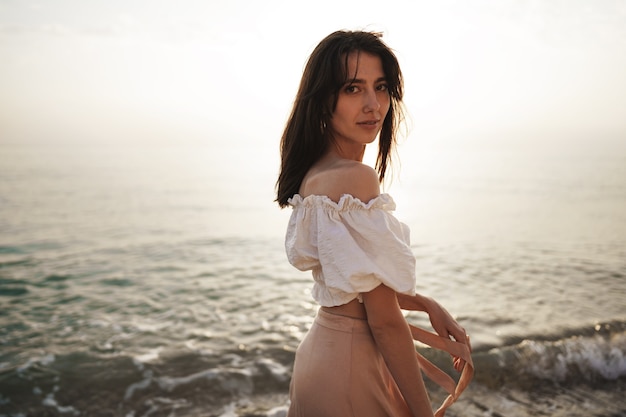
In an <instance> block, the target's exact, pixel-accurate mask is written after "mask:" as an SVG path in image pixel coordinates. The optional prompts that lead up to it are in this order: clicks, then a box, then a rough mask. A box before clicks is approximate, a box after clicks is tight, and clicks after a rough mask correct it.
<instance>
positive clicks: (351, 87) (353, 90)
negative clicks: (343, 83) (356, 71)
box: [343, 84, 359, 94]
mask: <svg viewBox="0 0 626 417" xmlns="http://www.w3.org/2000/svg"><path fill="white" fill-rule="evenodd" d="M343 91H345V92H346V93H348V94H354V93H358V92H359V87H357V86H356V85H354V84H351V85H349V86H347V87H346V88H344V89H343Z"/></svg>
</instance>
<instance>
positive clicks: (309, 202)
mask: <svg viewBox="0 0 626 417" xmlns="http://www.w3.org/2000/svg"><path fill="white" fill-rule="evenodd" d="M287 202H288V203H289V204H290V205H291V206H293V207H294V208H296V207H307V208H313V207H325V208H330V209H334V210H338V211H345V210H355V209H356V210H371V209H383V210H387V211H393V210H395V209H396V203H395V202H394V201H393V198H392V197H391V195H389V194H387V193H382V194H379V195H377V196H376V197H374V198H372V199H371V200H370V201H368V202H363V201H361V200H360V199H358V198H356V197H354V196H353V195H351V194H344V195H342V196H341V198H340V199H339V201H338V202H334V201H333V200H331V199H330V197H328V196H325V195H316V194H312V195H308V196H306V197H304V198H303V197H302V196H301V195H300V194H294V196H293V197H292V198H290V199H289V200H287Z"/></svg>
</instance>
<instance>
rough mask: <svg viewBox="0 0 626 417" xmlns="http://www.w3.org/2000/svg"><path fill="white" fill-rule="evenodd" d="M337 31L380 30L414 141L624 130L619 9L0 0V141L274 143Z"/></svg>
mask: <svg viewBox="0 0 626 417" xmlns="http://www.w3.org/2000/svg"><path fill="white" fill-rule="evenodd" d="M337 29H368V30H376V31H382V32H383V33H384V37H383V39H384V40H385V41H386V42H387V43H388V44H389V45H390V46H391V47H392V48H393V49H394V50H395V51H396V53H397V55H398V58H399V60H400V63H401V66H402V69H403V72H404V76H405V80H406V81H405V83H406V97H405V99H406V100H405V101H406V105H407V109H408V114H409V116H410V132H411V133H410V134H411V135H418V136H420V137H422V138H424V140H429V138H434V139H433V140H438V141H445V140H452V141H454V140H455V139H454V138H458V137H461V136H462V137H464V138H465V140H469V139H467V138H470V137H482V138H483V139H484V138H489V137H498V138H499V139H498V140H502V138H503V137H506V138H507V140H511V141H514V140H516V139H515V137H516V135H517V136H524V137H527V136H528V135H529V132H530V133H532V132H537V131H539V132H544V133H545V132H555V134H554V136H555V137H556V136H558V134H563V135H567V134H570V133H571V132H581V131H583V132H595V133H598V132H601V133H602V134H605V135H621V136H623V135H624V134H625V133H626V117H624V115H626V77H625V76H624V74H626V1H623V0H622V1H608V0H587V1H583V0H560V1H552V0H529V1H521V0H497V1H496V0H490V1H489V0H442V1H419V0H418V1H409V0H405V1H400V0H393V1H388V2H384V3H382V2H373V1H367V0H366V1H359V2H349V1H346V2H338V1H327V0H321V1H316V2H307V3H305V2H295V1H280V0H266V1H252V0H249V1H243V0H235V1H206V0H202V1H201V0H185V1H172V0H161V1H148V0H130V1H119V0H112V1H102V0H93V1H81V0H58V1H48V2H38V1H29V0H0V91H1V93H0V143H2V142H22V141H24V142H29V141H30V142H36V143H40V142H44V143H47V142H50V143H56V142H64V141H66V142H67V141H69V142H86V143H90V142H94V143H95V142H105V143H111V142H122V143H129V142H131V143H132V142H140V143H145V142H146V141H147V142H152V143H154V142H161V141H162V142H168V143H169V142H173V143H184V142H201V143H212V144H215V145H217V144H219V143H222V144H223V143H224V142H225V141H226V142H229V141H232V140H244V141H250V143H274V142H275V139H274V138H276V137H277V136H280V133H281V130H282V127H283V126H284V122H285V120H286V117H287V115H288V113H289V110H290V106H291V104H292V101H293V97H294V95H295V92H296V89H297V86H298V82H299V79H300V76H301V73H302V69H303V66H304V64H305V61H306V59H307V57H308V55H309V54H310V52H311V51H312V49H313V48H314V46H315V45H316V44H317V42H319V41H320V40H321V39H322V38H323V37H324V36H326V35H327V34H328V33H330V32H332V31H334V30H337ZM557 133H558V134H557Z"/></svg>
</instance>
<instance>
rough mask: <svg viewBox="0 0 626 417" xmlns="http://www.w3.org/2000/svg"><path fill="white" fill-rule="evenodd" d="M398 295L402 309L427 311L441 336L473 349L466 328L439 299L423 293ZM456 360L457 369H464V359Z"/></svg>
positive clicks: (434, 327) (431, 322)
mask: <svg viewBox="0 0 626 417" xmlns="http://www.w3.org/2000/svg"><path fill="white" fill-rule="evenodd" d="M397 296H398V304H400V308H401V309H403V310H410V311H424V312H426V313H427V314H428V317H429V318H430V324H431V325H432V326H433V329H434V330H435V331H436V332H437V334H438V335H439V336H441V337H444V338H446V339H450V337H452V338H453V339H454V340H456V341H457V342H460V343H464V344H467V345H468V347H469V349H470V351H471V350H472V346H471V345H470V342H469V338H468V336H467V333H466V332H465V329H464V328H463V327H462V326H461V325H460V324H459V323H458V322H457V321H456V320H455V319H454V318H453V317H452V315H451V314H450V313H448V311H447V310H446V309H445V308H443V306H442V305H441V304H439V303H438V302H437V301H435V300H433V299H432V298H430V297H425V296H423V295H421V294H415V295H407V294H401V293H397ZM454 362H455V364H454V365H455V368H456V369H457V370H460V369H462V367H463V364H464V363H463V362H462V361H460V360H459V359H458V358H455V361H454Z"/></svg>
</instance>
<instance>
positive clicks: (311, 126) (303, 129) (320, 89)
mask: <svg viewBox="0 0 626 417" xmlns="http://www.w3.org/2000/svg"><path fill="white" fill-rule="evenodd" d="M380 38H381V34H379V33H374V32H363V31H354V32H352V31H349V32H348V31H337V32H334V33H331V34H330V35H328V36H327V37H326V38H324V39H323V40H322V41H321V42H320V43H319V44H318V45H317V47H316V48H315V49H314V50H313V52H312V53H311V56H310V57H309V60H308V62H307V64H306V66H305V68H304V73H303V74H302V80H301V81H300V87H299V89H298V94H297V95H296V99H295V101H294V104H293V109H292V111H291V115H290V116H289V119H288V120H287V124H286V126H285V130H284V132H283V136H282V139H281V142H280V154H281V168H280V174H279V176H278V181H277V182H276V188H277V193H276V200H275V201H277V202H278V204H279V205H280V207H285V206H287V205H288V201H287V200H289V199H290V198H291V197H293V196H294V194H297V193H298V191H299V189H300V185H301V184H302V180H303V179H304V176H305V175H306V173H307V171H308V170H309V169H310V168H311V166H313V164H314V163H315V162H316V161H317V160H318V159H319V158H321V157H322V156H323V155H324V153H325V152H326V151H327V149H328V147H329V145H330V142H331V140H332V136H331V135H330V133H329V132H328V130H327V129H326V126H327V125H329V124H330V119H331V117H332V114H333V112H334V111H335V107H336V105H337V99H338V93H339V90H340V89H341V88H342V87H343V86H344V85H345V83H346V82H347V81H349V77H350V75H349V74H348V56H349V55H350V54H351V53H353V52H366V53H369V54H371V55H375V56H378V57H379V58H380V60H381V62H382V67H383V72H384V73H385V78H386V81H387V85H388V91H389V96H390V99H391V100H390V101H391V103H390V106H389V111H388V112H387V116H386V117H385V120H384V121H383V125H382V129H381V131H380V136H379V141H378V156H377V158H376V169H377V171H378V178H379V181H381V182H382V181H383V179H384V178H385V171H386V170H387V167H388V166H389V165H390V164H391V155H392V153H393V150H394V147H395V143H396V130H397V127H398V124H399V123H400V121H401V120H402V108H401V102H402V94H403V82H402V72H401V71H400V65H399V64H398V60H397V58H396V56H395V55H394V53H393V52H392V50H391V49H390V48H389V47H388V46H387V45H385V44H384V43H383V42H382V40H381V39H380Z"/></svg>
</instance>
